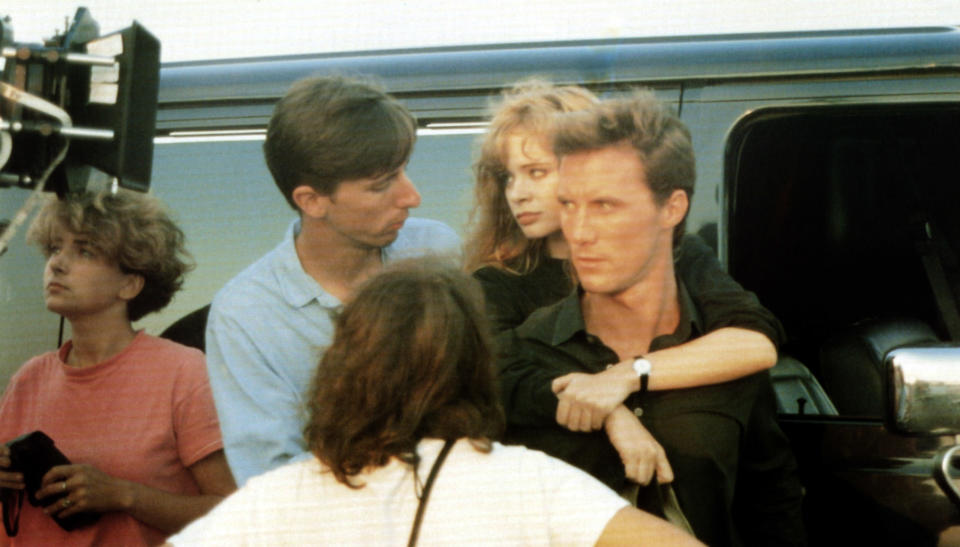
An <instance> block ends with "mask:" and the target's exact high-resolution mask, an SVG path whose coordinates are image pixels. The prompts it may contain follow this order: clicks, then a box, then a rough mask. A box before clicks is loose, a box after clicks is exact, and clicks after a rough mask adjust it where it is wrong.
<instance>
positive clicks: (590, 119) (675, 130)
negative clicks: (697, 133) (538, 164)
mask: <svg viewBox="0 0 960 547" xmlns="http://www.w3.org/2000/svg"><path fill="white" fill-rule="evenodd" d="M620 143H629V144H630V146H631V147H632V148H633V150H634V151H635V152H636V154H637V156H638V157H639V158H640V162H641V163H642V165H643V169H644V175H645V176H646V178H647V184H648V185H649V186H650V191H651V192H653V196H654V200H655V201H656V203H657V205H663V204H664V203H665V202H666V200H667V199H668V198H669V197H670V196H671V195H672V194H673V192H674V191H675V190H683V191H684V192H686V194H687V197H688V198H692V197H693V188H694V184H695V182H696V178H697V175H696V162H695V160H694V156H693V143H692V142H691V140H690V131H689V130H688V129H687V126H686V125H685V124H684V123H683V122H682V121H681V120H680V118H679V117H678V116H677V115H676V114H675V113H674V112H673V110H671V109H670V108H669V107H668V106H667V105H666V104H664V103H663V102H662V101H660V100H658V99H657V98H656V97H655V96H654V94H653V93H652V92H651V91H649V90H635V91H634V92H633V93H632V94H631V95H630V96H629V97H626V98H621V99H610V100H606V101H603V102H602V103H600V104H598V105H597V106H595V107H593V108H590V109H588V110H584V111H580V112H574V113H571V114H567V115H564V116H561V117H560V118H559V119H558V120H557V129H556V133H555V135H554V141H553V147H554V152H555V153H556V154H557V156H558V157H562V156H565V155H567V154H571V153H573V152H579V151H583V150H595V149H598V148H606V147H609V146H615V145H617V144H620ZM685 223H686V217H684V219H683V221H682V222H681V223H680V224H678V225H677V227H676V229H675V230H674V237H673V241H674V244H677V243H678V242H679V241H680V237H681V236H682V235H683V230H684V225H685Z"/></svg>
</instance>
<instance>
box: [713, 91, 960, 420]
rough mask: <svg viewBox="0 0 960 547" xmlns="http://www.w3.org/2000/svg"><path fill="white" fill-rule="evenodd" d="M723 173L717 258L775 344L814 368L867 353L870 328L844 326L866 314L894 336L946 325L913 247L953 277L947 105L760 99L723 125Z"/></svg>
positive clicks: (959, 130)
mask: <svg viewBox="0 0 960 547" xmlns="http://www.w3.org/2000/svg"><path fill="white" fill-rule="evenodd" d="M726 179H727V180H726V184H727V188H728V193H727V195H728V200H729V201H728V217H727V218H728V226H729V231H728V236H729V237H728V239H727V244H728V245H729V249H728V250H729V257H730V270H731V272H732V273H733V275H734V276H735V277H736V278H737V279H738V280H740V281H741V282H742V283H743V284H744V285H745V286H747V287H748V288H750V289H751V290H754V291H756V292H757V293H758V295H759V296H760V298H761V300H762V301H763V302H764V303H765V304H766V305H767V306H768V307H769V308H770V309H771V310H773V311H774V313H776V314H777V316H778V317H779V318H780V319H781V321H782V322H783V323H784V326H785V327H786V329H787V334H788V336H789V342H788V344H787V346H786V347H785V348H784V351H785V352H788V353H790V354H792V355H793V356H795V357H798V358H800V359H801V361H803V362H804V363H805V364H806V365H807V366H808V367H809V368H810V369H811V370H812V371H813V372H814V374H816V375H818V376H820V377H821V380H823V378H824V375H826V376H829V375H830V372H831V371H830V370H827V369H828V368H830V367H849V366H852V365H850V362H852V361H854V360H856V359H865V360H866V359H868V356H867V355H866V354H865V353H863V352H860V350H861V349H862V347H861V346H862V344H864V343H866V344H870V343H872V341H871V340H867V341H866V342H864V341H863V340H858V339H856V336H863V333H862V332H860V334H859V335H851V334H850V333H851V332H852V330H851V329H856V328H859V327H860V326H862V325H865V324H866V325H871V324H876V323H882V324H884V325H893V327H889V328H887V327H885V328H887V330H888V331H891V332H893V334H894V335H896V336H901V335H902V336H906V335H905V334H903V333H904V332H906V331H908V330H910V329H912V328H913V326H915V325H916V324H917V323H920V324H922V325H927V326H929V328H930V329H931V331H930V332H931V336H933V337H936V338H940V339H942V340H943V339H947V338H948V332H947V329H946V328H945V325H944V322H943V321H942V320H941V315H940V308H939V307H938V305H937V300H936V298H935V296H934V294H935V291H934V289H933V288H932V286H931V283H930V281H929V280H928V275H929V269H928V267H925V264H924V260H925V259H926V260H927V261H928V266H929V262H930V260H933V261H934V262H935V263H939V264H940V265H941V266H942V269H943V271H944V273H945V276H946V278H947V282H948V285H950V286H952V287H956V286H957V281H958V279H957V277H958V276H957V274H958V271H960V268H958V267H957V264H956V260H957V251H958V250H960V245H958V244H960V106H958V105H956V104H936V105H922V106H918V105H883V106H872V107H859V108H854V107H833V108H817V109H793V110H782V111H768V112H760V113H758V114H757V115H755V116H753V117H751V118H749V119H747V120H746V121H744V122H743V123H742V124H741V125H740V126H739V127H738V128H737V129H736V130H735V131H734V132H733V133H732V137H731V140H730V142H729V144H728V151H727V161H726ZM928 234H929V235H932V239H931V238H929V237H927V235H928ZM931 249H932V251H931ZM925 255H926V256H925ZM954 301H955V298H954ZM911 332H913V331H911ZM845 336H848V337H851V338H850V339H844V338H843V337H845ZM870 336H875V334H871V335H870ZM884 336H886V335H884ZM907 339H909V338H904V340H907ZM838 340H839V342H838ZM911 340H912V339H911ZM883 343H887V341H886V340H883V341H881V343H880V345H882V344H883ZM891 343H894V342H891ZM858 344H859V345H860V346H858ZM837 348H840V350H841V351H840V353H837ZM857 352H860V353H862V355H853V354H855V353H857ZM838 355H839V357H838ZM875 365H876V364H875ZM863 367H864V370H866V369H869V368H870V365H868V364H863ZM875 368H876V369H877V374H879V373H880V367H879V365H876V366H875ZM847 370H849V369H847ZM824 373H825V374H824ZM856 378H858V377H853V378H846V379H844V380H843V382H844V383H850V381H851V380H852V379H856ZM864 381H866V380H864ZM869 381H871V382H873V381H879V379H878V378H870V379H869ZM834 383H836V382H834ZM855 383H860V382H859V381H856V382H855ZM825 384H826V382H825ZM824 387H826V388H827V391H828V393H830V395H831V396H834V397H836V391H837V390H838V389H851V390H854V389H859V387H858V386H849V388H847V387H846V386H837V385H825V386H824ZM877 389H880V388H877ZM831 392H832V393H831ZM880 396H881V395H880V394H874V395H872V397H880ZM880 402H882V401H877V403H878V404H879V403H880ZM871 408H876V409H878V410H877V411H876V412H877V413H879V408H881V407H879V406H875V407H871ZM838 409H839V410H840V411H841V414H844V413H852V414H865V415H873V414H874V412H873V411H870V412H862V411H855V412H853V411H847V412H845V409H844V408H841V405H840V404H838Z"/></svg>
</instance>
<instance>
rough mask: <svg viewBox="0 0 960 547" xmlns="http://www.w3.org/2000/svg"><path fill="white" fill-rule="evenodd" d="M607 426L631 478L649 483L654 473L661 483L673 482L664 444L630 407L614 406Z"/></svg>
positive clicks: (609, 435) (605, 427) (671, 469)
mask: <svg viewBox="0 0 960 547" xmlns="http://www.w3.org/2000/svg"><path fill="white" fill-rule="evenodd" d="M604 429H605V430H606V432H607V437H608V438H609V439H610V444H612V445H613V447H614V448H615V449H616V450H617V454H619V455H620V460H621V461H622V462H623V468H624V473H625V474H626V477H627V478H628V479H630V480H632V481H634V482H636V483H637V484H647V483H649V482H650V480H651V479H653V478H654V477H656V479H657V482H658V483H660V484H666V483H668V482H673V468H671V467H670V462H669V461H668V460H667V454H666V452H665V451H664V450H663V447H662V446H660V443H658V442H657V440H656V439H654V438H653V435H651V434H650V432H649V431H647V428H645V427H643V424H642V423H640V420H639V419H637V417H636V416H634V414H633V412H630V410H629V409H628V408H627V407H625V406H623V405H620V406H618V407H617V408H615V409H614V410H613V412H611V413H610V415H609V416H608V417H607V420H606V422H605V423H604Z"/></svg>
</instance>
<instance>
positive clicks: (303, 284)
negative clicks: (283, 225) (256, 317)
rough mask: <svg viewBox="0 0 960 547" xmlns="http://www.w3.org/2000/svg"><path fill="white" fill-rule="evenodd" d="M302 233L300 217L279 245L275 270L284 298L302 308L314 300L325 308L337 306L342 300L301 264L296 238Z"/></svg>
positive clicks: (292, 224)
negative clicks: (322, 285)
mask: <svg viewBox="0 0 960 547" xmlns="http://www.w3.org/2000/svg"><path fill="white" fill-rule="evenodd" d="M299 233H300V219H299V218H297V219H294V220H293V222H291V223H290V226H289V227H288V228H287V232H286V235H285V236H284V237H283V241H282V242H281V243H280V245H278V246H277V251H276V256H275V259H274V260H275V271H276V272H277V282H278V284H279V286H280V290H281V291H282V293H283V298H284V299H285V300H286V301H287V303H289V304H290V305H291V306H293V307H295V308H302V307H303V306H306V305H307V304H309V303H310V302H312V301H313V300H316V301H317V302H319V303H320V305H321V306H323V307H325V308H337V307H339V306H340V305H341V302H340V300H339V299H337V297H335V296H333V295H332V294H330V293H328V292H327V291H325V290H323V287H321V286H320V284H319V283H317V280H315V279H314V278H312V277H310V275H309V274H307V272H305V271H304V270H303V266H302V265H301V264H300V257H298V256H297V248H296V245H295V244H294V239H295V238H296V236H297V235H298V234H299Z"/></svg>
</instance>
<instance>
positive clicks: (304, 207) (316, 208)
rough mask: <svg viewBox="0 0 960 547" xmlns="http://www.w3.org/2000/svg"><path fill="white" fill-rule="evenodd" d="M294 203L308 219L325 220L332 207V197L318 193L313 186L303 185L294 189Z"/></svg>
mask: <svg viewBox="0 0 960 547" xmlns="http://www.w3.org/2000/svg"><path fill="white" fill-rule="evenodd" d="M291 195H292V196H293V202H294V203H296V204H297V207H298V208H299V209H300V212H301V213H302V214H304V215H307V216H308V217H313V218H323V217H325V216H327V208H328V207H329V206H330V196H327V195H324V194H321V193H320V192H317V191H316V190H315V189H314V188H313V187H312V186H310V185H307V184H301V185H300V186H297V187H296V188H294V189H293V194H291Z"/></svg>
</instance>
